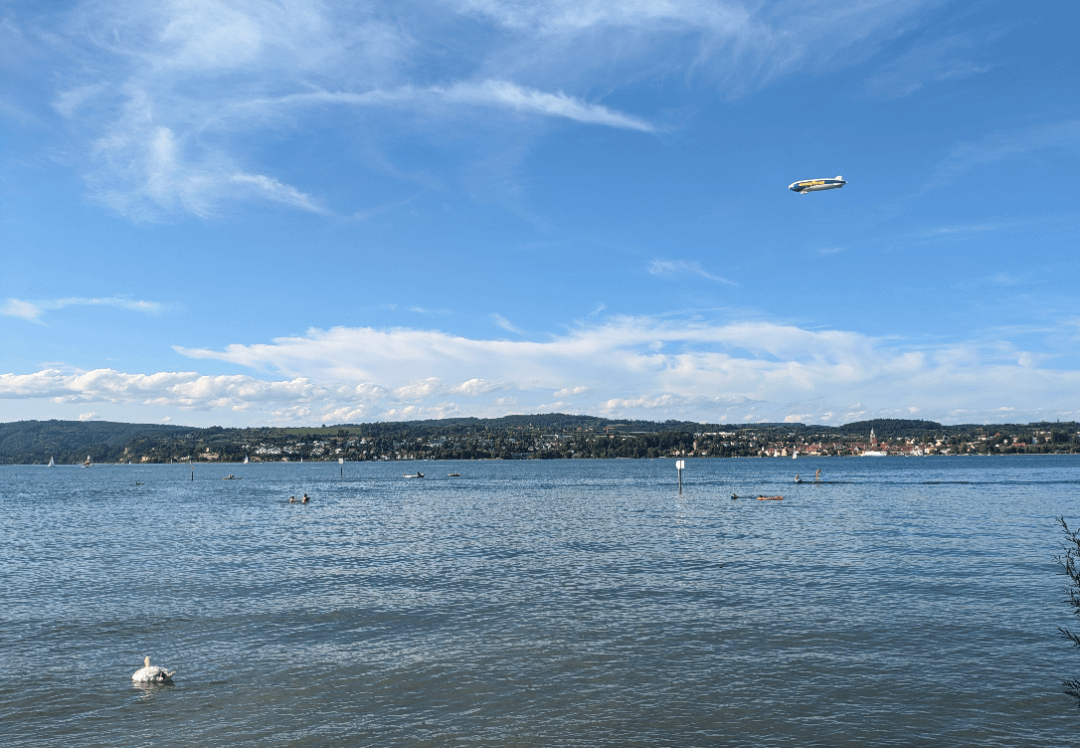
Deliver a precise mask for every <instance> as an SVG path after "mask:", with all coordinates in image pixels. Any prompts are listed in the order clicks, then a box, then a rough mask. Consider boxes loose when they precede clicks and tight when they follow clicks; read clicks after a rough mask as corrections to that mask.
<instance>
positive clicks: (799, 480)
mask: <svg viewBox="0 0 1080 748" xmlns="http://www.w3.org/2000/svg"><path fill="white" fill-rule="evenodd" d="M795 482H796V483H802V478H800V477H799V474H798V473H795Z"/></svg>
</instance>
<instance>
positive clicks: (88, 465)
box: [82, 455, 94, 467]
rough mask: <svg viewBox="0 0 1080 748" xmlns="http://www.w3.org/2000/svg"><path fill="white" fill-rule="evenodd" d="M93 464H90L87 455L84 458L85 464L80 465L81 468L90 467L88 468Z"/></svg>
mask: <svg viewBox="0 0 1080 748" xmlns="http://www.w3.org/2000/svg"><path fill="white" fill-rule="evenodd" d="M93 464H94V463H92V462H90V455H87V456H86V462H84V463H83V464H82V466H83V467H90V466H91V465H93Z"/></svg>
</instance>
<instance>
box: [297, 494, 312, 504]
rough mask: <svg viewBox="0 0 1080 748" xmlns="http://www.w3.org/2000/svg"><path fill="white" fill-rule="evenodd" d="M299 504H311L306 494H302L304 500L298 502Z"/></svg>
mask: <svg viewBox="0 0 1080 748" xmlns="http://www.w3.org/2000/svg"><path fill="white" fill-rule="evenodd" d="M300 503H301V504H310V503H311V499H309V498H308V495H307V494H304V498H303V499H302V500H301V501H300Z"/></svg>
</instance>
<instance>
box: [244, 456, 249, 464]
mask: <svg viewBox="0 0 1080 748" xmlns="http://www.w3.org/2000/svg"><path fill="white" fill-rule="evenodd" d="M244 464H245V465H247V464H248V456H247V455H244Z"/></svg>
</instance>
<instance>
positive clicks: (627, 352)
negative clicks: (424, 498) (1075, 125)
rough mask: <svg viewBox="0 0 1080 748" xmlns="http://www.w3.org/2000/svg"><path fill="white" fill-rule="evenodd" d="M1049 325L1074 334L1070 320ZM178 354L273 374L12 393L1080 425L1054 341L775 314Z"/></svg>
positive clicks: (114, 402)
mask: <svg viewBox="0 0 1080 748" xmlns="http://www.w3.org/2000/svg"><path fill="white" fill-rule="evenodd" d="M1070 324H1071V323H1070ZM1044 334H1045V336H1046V339H1047V340H1054V339H1058V338H1060V339H1065V336H1064V335H1062V334H1060V331H1059V330H1057V329H1056V328H1055V329H1053V330H1048V331H1045V333H1044ZM656 344H660V345H659V347H657V345H656ZM177 350H178V351H179V352H181V353H183V354H184V355H187V356H190V357H191V358H193V359H203V360H217V361H221V362H225V363H228V364H232V365H236V366H242V367H245V368H248V369H251V370H256V371H261V372H264V374H263V375H262V376H261V377H258V378H257V377H255V376H253V375H248V374H232V375H204V374H199V373H197V372H158V373H152V374H131V373H124V372H119V371H115V370H112V369H98V370H95V371H89V372H75V373H65V372H63V371H61V370H60V369H58V368H50V369H44V370H42V371H39V372H35V373H31V374H6V375H2V376H0V399H3V400H7V401H10V402H13V403H18V402H20V401H30V400H39V401H40V400H49V401H51V402H52V404H53V405H54V406H56V408H58V409H60V410H62V409H63V408H64V407H68V406H72V407H74V406H78V405H80V404H84V403H108V404H110V407H112V406H115V407H116V408H121V407H122V408H124V409H126V412H139V413H143V412H145V415H143V416H138V417H137V416H130V417H129V418H130V420H139V419H140V418H141V419H150V420H160V418H161V417H162V415H163V414H171V415H174V417H175V415H178V414H180V413H182V412H189V413H190V412H199V411H202V412H206V413H207V414H208V415H207V416H206V417H207V418H209V417H211V416H210V415H209V414H213V415H212V417H213V418H214V419H216V421H220V420H222V416H226V417H228V418H232V419H233V421H234V422H236V423H252V422H273V421H274V420H275V419H277V420H280V421H282V422H288V423H296V422H303V421H304V419H308V420H309V421H318V422H350V421H358V420H382V419H395V418H420V417H424V418H434V417H446V416H448V415H472V416H498V415H505V414H506V413H507V412H510V411H511V410H512V411H514V412H549V411H552V410H567V411H570V412H577V413H596V414H603V415H609V416H612V417H635V416H637V417H645V418H650V419H656V420H664V419H667V418H682V419H688V420H698V421H713V422H717V421H721V420H725V419H726V420H731V421H736V420H752V421H761V420H767V421H782V420H784V419H785V418H794V419H796V420H801V421H804V422H830V423H837V422H843V421H845V420H858V419H860V418H865V417H872V416H877V417H895V418H906V417H911V416H912V414H916V413H917V414H918V416H919V417H922V418H930V419H935V420H942V421H945V422H957V421H958V420H967V421H971V420H986V421H995V420H1001V418H1002V417H1003V416H1002V414H1003V413H1005V412H1006V411H1002V410H1000V409H1001V408H1014V410H1013V411H1008V412H1009V413H1011V414H1012V415H1011V416H1010V418H1013V419H1017V420H1024V419H1027V420H1038V419H1040V418H1062V419H1063V420H1065V419H1068V418H1074V417H1076V418H1080V397H1076V396H1073V395H1072V394H1069V393H1075V392H1080V372H1073V371H1067V370H1061V369H1055V368H1053V362H1054V359H1053V357H1052V354H1053V351H1052V350H1051V351H1027V350H1020V349H1016V348H1013V347H1011V346H1009V345H1006V344H1001V343H992V344H986V345H983V344H979V343H977V342H971V343H965V344H957V345H948V346H915V345H912V344H911V343H904V342H903V341H898V340H892V339H878V338H871V337H868V336H865V335H860V334H858V333H854V332H848V331H843V330H807V329H803V328H799V327H796V326H792V325H781V324H775V323H770V322H727V323H724V322H710V321H707V320H702V319H690V320H685V319H672V318H651V317H614V318H612V319H608V320H604V321H603V322H600V323H597V324H592V325H582V326H579V327H577V328H575V329H574V330H572V331H570V332H568V333H565V334H563V335H557V336H549V337H548V338H547V339H545V340H542V341H523V340H495V339H475V338H467V337H463V336H459V335H453V334H449V333H445V332H440V331H438V330H415V329H400V328H396V329H387V330H377V329H373V328H343V327H339V328H333V329H330V330H311V331H309V332H308V333H307V335H305V336H302V337H290V338H279V339H276V340H274V341H272V342H270V343H261V344H251V345H244V344H234V345H230V346H227V347H226V348H225V349H223V350H207V349H184V348H177ZM552 394H554V397H553V399H552V400H548V399H547V398H548V397H551V396H552ZM852 401H857V403H858V404H856V405H851V404H850V403H851V402H852ZM898 403H900V404H902V405H897V404H898ZM6 409H7V408H6ZM99 410H100V409H99ZM162 411H165V413H163V412H162ZM229 414H232V415H229ZM108 415H109V417H116V416H115V415H113V412H112V411H111V410H110V412H109V414H108Z"/></svg>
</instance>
